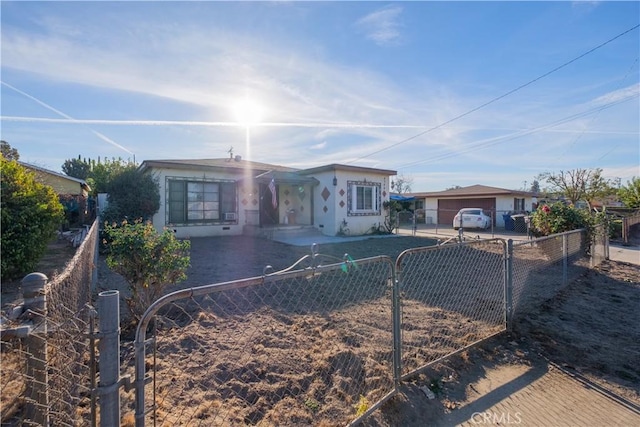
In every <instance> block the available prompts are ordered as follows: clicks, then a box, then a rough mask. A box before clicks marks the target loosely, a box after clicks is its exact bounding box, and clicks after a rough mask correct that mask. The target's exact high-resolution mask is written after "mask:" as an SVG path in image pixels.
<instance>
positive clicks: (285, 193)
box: [284, 188, 289, 196]
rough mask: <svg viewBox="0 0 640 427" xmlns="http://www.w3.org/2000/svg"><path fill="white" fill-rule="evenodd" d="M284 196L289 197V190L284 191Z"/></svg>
mask: <svg viewBox="0 0 640 427" xmlns="http://www.w3.org/2000/svg"><path fill="white" fill-rule="evenodd" d="M284 195H285V196H288V195H289V189H288V188H287V189H286V190H284Z"/></svg>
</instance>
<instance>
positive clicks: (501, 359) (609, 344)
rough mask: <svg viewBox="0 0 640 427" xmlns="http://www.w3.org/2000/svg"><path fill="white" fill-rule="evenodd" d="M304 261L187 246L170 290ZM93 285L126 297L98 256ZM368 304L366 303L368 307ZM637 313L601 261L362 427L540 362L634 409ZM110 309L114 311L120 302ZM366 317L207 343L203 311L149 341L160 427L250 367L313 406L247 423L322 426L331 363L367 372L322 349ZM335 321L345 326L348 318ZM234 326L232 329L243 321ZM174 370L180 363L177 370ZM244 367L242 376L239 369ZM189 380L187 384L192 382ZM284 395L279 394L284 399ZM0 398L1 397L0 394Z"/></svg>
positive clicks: (301, 321) (365, 249)
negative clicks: (241, 353) (234, 351)
mask: <svg viewBox="0 0 640 427" xmlns="http://www.w3.org/2000/svg"><path fill="white" fill-rule="evenodd" d="M432 244H433V241H432V240H430V239H425V238H420V237H392V238H379V239H369V240H366V241H357V242H345V243H337V244H330V245H321V246H320V247H319V252H320V253H321V254H325V255H329V256H332V257H335V258H337V259H342V257H343V255H344V254H345V253H348V254H349V255H350V256H351V257H352V258H353V259H361V258H366V257H370V256H377V255H388V256H390V257H391V258H392V259H394V260H395V258H396V257H397V256H398V255H399V254H400V253H401V252H402V251H403V250H405V249H409V248H413V247H420V246H429V245H432ZM308 254H310V248H306V247H295V246H289V245H286V244H283V243H278V242H272V241H267V240H260V239H252V238H245V237H233V238H196V239H192V250H191V267H190V269H189V271H188V276H189V277H188V279H187V280H186V281H185V282H183V283H180V284H178V285H176V286H174V287H172V289H178V288H184V287H192V286H200V285H206V284H212V283H219V282H225V281H230V280H236V279H241V278H247V277H254V276H260V275H262V274H263V271H264V267H265V266H267V265H270V266H271V267H272V268H273V270H275V271H277V270H281V269H284V268H286V267H289V266H290V265H292V264H293V263H294V262H295V261H297V260H298V259H300V258H301V257H303V256H305V255H308ZM53 269H54V270H55V268H53ZM98 280H99V282H98V285H99V287H100V289H101V290H111V289H118V290H120V291H121V294H122V296H123V298H124V297H125V296H126V288H127V285H126V283H125V282H124V280H123V279H122V278H121V277H119V276H118V275H116V274H113V273H112V272H110V271H109V270H108V268H107V267H106V264H105V262H104V258H103V257H101V258H100V263H99V279H98ZM5 290H6V291H7V293H6V295H13V294H11V292H12V289H11V288H5V284H3V290H2V292H3V304H4V303H5V302H6V301H7V300H6V299H5ZM374 302H375V301H374V300H372V304H373V303H374ZM639 306H640V267H639V266H634V265H630V264H626V263H617V262H612V261H608V262H605V263H603V264H602V265H601V266H600V267H598V268H597V269H595V270H592V271H589V272H588V273H586V274H585V275H583V276H581V277H580V278H579V279H578V280H576V281H575V282H573V283H572V284H570V285H569V286H568V287H566V288H565V289H564V290H563V291H562V292H561V293H560V294H559V295H558V296H557V297H556V298H554V299H552V300H550V301H548V302H546V303H544V304H542V305H541V306H540V308H539V310H537V311H536V312H532V313H529V314H528V315H526V316H523V317H522V318H520V319H518V322H517V323H516V325H515V331H514V334H512V335H507V334H504V335H501V336H499V337H497V338H495V339H492V340H490V341H487V342H485V343H483V344H481V345H480V346H477V347H475V348H472V349H470V350H467V351H464V352H462V353H460V354H459V355H457V356H455V357H451V358H450V359H448V360H446V361H444V362H442V363H440V364H438V365H436V366H434V367H433V369H430V370H428V371H426V372H425V373H423V374H420V375H419V376H417V377H416V378H414V380H412V381H411V382H409V383H406V384H404V385H403V386H402V390H401V393H400V394H399V395H397V396H395V397H394V398H392V399H391V400H390V401H388V402H387V403H385V404H384V405H383V406H382V408H381V409H380V410H378V411H376V413H374V415H373V416H372V417H370V418H369V419H368V420H367V421H366V423H365V424H366V425H370V426H379V427H385V426H409V427H412V426H416V427H417V426H423V425H425V424H434V425H435V424H438V423H439V420H441V419H442V418H443V417H444V416H446V415H447V414H450V413H451V412H452V411H456V409H457V408H460V407H461V406H462V405H464V403H465V402H466V401H468V399H469V396H470V390H469V389H468V387H467V386H468V385H469V384H471V383H473V382H474V381H476V380H478V379H479V378H482V377H483V376H485V375H486V374H487V372H488V371H489V370H496V369H497V368H498V367H504V366H514V367H515V366H520V365H523V364H525V365H526V364H535V363H543V362H545V361H547V360H549V361H552V362H554V363H557V364H558V365H560V366H563V367H565V368H566V369H570V370H573V371H575V372H576V373H579V374H580V375H583V376H584V377H586V378H588V379H589V380H591V381H593V382H595V383H597V384H600V385H601V386H602V387H604V388H606V389H608V390H611V391H612V392H615V393H617V394H618V395H621V396H622V397H624V398H625V399H627V400H629V401H630V402H634V403H635V404H637V405H640V364H639V363H638V358H639V357H640V356H639V355H640V328H638V326H637V325H639V324H640V311H638V310H637V308H638V307H639ZM121 307H126V305H125V304H122V305H121ZM376 309H378V311H379V312H380V313H381V314H383V315H384V316H383V317H386V315H387V313H384V312H383V311H382V310H383V309H381V308H380V307H377V306H375V304H374V305H372V306H371V307H365V308H364V310H365V311H366V312H365V311H363V312H362V313H360V314H358V316H357V318H358V319H360V321H361V327H360V328H351V327H349V329H346V328H345V327H344V323H343V322H344V321H345V319H344V318H341V315H340V313H338V314H337V315H336V316H332V317H331V318H318V317H317V316H307V315H305V314H304V313H302V315H300V316H298V317H297V318H296V320H295V321H292V320H291V319H289V318H284V317H283V316H280V317H279V318H277V320H278V321H280V323H282V326H283V328H282V329H280V330H276V329H273V330H270V331H268V332H264V331H258V330H257V329H255V328H254V329H249V330H248V333H247V334H243V335H241V336H239V335H235V336H233V335H228V336H224V337H222V338H216V339H212V337H211V336H210V335H209V334H208V330H209V329H211V328H214V329H215V328H216V327H218V326H219V325H220V323H221V322H220V319H219V318H217V317H216V316H214V315H212V313H210V314H209V315H202V316H200V317H199V318H198V319H197V322H193V323H192V324H190V325H188V327H189V328H193V331H190V332H193V335H192V336H193V337H194V338H193V339H191V340H187V339H184V337H182V338H181V339H180V340H174V341H166V342H164V343H160V345H165V346H167V347H166V348H169V347H171V346H173V347H175V350H176V354H177V355H178V357H179V358H180V357H182V361H181V363H180V364H175V365H172V364H170V363H169V361H163V360H160V361H159V362H158V363H159V368H160V370H161V373H162V374H163V375H165V376H166V378H167V380H168V381H170V382H169V383H168V384H165V385H162V384H160V387H159V389H158V390H159V397H160V399H161V402H160V408H161V409H162V411H164V413H163V416H165V417H166V418H165V420H166V423H169V424H170V420H171V419H173V417H172V416H171V412H172V411H174V412H175V409H176V407H175V404H176V403H177V402H179V401H181V399H185V398H187V399H193V401H194V402H195V401H196V396H193V395H187V396H188V397H185V396H183V395H182V392H179V393H178V392H177V390H183V389H189V387H191V389H194V387H195V388H198V389H202V391H201V393H202V396H200V397H198V398H203V399H205V400H207V399H208V400H209V401H210V402H216V401H218V402H223V401H224V397H225V396H221V395H220V394H219V392H218V391H216V390H212V388H215V387H206V386H207V384H203V383H201V382H200V381H199V378H200V377H201V374H202V366H206V365H207V364H209V365H212V366H210V368H212V370H211V372H215V373H216V375H223V376H224V375H228V376H229V378H232V377H233V378H246V375H247V374H248V372H250V371H251V368H252V367H253V368H256V369H257V370H258V371H259V369H258V367H259V366H262V365H264V366H267V367H268V370H267V371H265V372H263V373H262V374H260V373H259V372H258V374H259V375H263V376H264V378H263V381H262V382H261V383H260V384H262V385H258V384H257V383H256V390H258V392H259V390H260V388H261V387H262V388H265V390H264V391H265V392H271V393H272V392H273V391H274V389H273V387H280V385H278V384H280V383H281V382H283V381H284V384H286V388H287V389H291V390H294V391H295V390H298V391H300V390H305V391H307V392H308V393H309V394H308V395H309V396H315V398H311V397H310V398H308V399H307V400H305V401H303V402H302V403H300V402H296V401H295V400H294V399H292V398H287V399H284V400H283V401H282V402H281V403H280V404H276V405H275V406H273V407H272V409H273V412H270V413H268V414H266V416H264V415H265V414H261V415H260V417H264V418H256V420H258V419H260V420H261V422H262V423H263V424H265V425H277V424H289V425H291V424H299V425H303V424H304V425H306V424H315V425H331V423H330V422H324V421H322V420H323V419H327V420H330V419H332V418H331V416H332V413H331V405H332V403H331V402H321V397H322V395H323V393H325V392H327V391H328V390H330V389H332V390H333V392H335V391H336V389H337V388H339V390H338V391H339V392H343V393H344V394H343V395H344V396H348V395H349V394H348V393H346V391H348V389H349V388H351V387H354V386H355V385H354V384H353V383H351V382H349V378H351V377H353V375H354V372H346V371H341V369H343V368H341V366H342V365H344V363H341V362H344V360H345V359H344V358H347V359H346V360H352V359H351V358H353V360H357V361H358V363H356V364H355V365H353V364H349V365H348V366H350V367H351V368H350V369H351V370H353V369H356V370H358V369H361V367H362V366H363V364H364V363H371V362H370V361H366V360H361V359H358V358H357V357H355V356H354V353H349V352H344V351H338V350H340V349H339V348H337V347H335V346H334V344H332V343H342V344H345V343H346V344H348V345H349V346H350V347H352V348H358V347H360V346H362V345H363V343H362V341H361V340H362V337H363V336H367V335H368V334H370V332H366V329H367V328H372V327H377V325H376V322H377V321H378V320H377V318H376V317H375V316H372V315H370V314H369V313H371V312H373V311H372V310H374V311H375V310H376ZM255 317H256V318H257V320H258V321H264V320H265V319H264V317H265V312H263V311H258V312H256V313H255ZM246 320H247V322H249V321H251V319H246ZM346 320H349V321H350V322H353V320H354V319H353V318H350V319H346ZM356 320H357V319H356ZM452 321H453V324H455V323H456V322H455V319H453V320H452ZM236 325H237V326H243V325H248V323H246V324H241V323H236ZM385 339H388V336H386V335H381V336H380V342H378V343H376V344H375V345H379V346H384V345H387V344H388V340H387V341H385ZM242 340H245V341H242ZM297 340H302V341H304V344H305V346H308V345H311V346H312V347H313V348H314V349H315V350H314V355H311V356H309V357H307V356H304V355H295V354H294V356H295V357H293V358H292V356H291V352H290V349H291V348H295V345H296V341H297ZM240 341H242V342H240ZM385 343H386V344H385ZM123 344H124V347H125V348H124V353H126V352H127V351H128V350H127V348H128V347H127V346H129V350H130V345H129V344H130V342H128V341H127V340H126V339H125V342H123ZM238 345H246V346H248V347H247V348H251V349H252V352H251V353H250V354H254V355H255V358H254V360H249V359H247V360H235V361H233V360H231V361H227V362H225V363H222V362H221V360H222V359H223V358H224V357H222V356H224V354H221V355H220V357H221V359H220V360H218V361H216V363H214V361H213V360H212V359H211V357H210V356H211V350H212V349H219V348H227V349H230V348H232V347H233V346H238ZM334 347H335V348H334ZM266 348H276V349H280V350H281V353H279V354H281V356H282V358H283V359H282V360H283V361H285V362H283V363H278V360H277V358H274V357H273V355H271V354H269V353H266V352H265V349H266ZM380 353H381V355H380V357H381V358H382V360H383V361H385V360H388V358H389V356H388V355H387V354H383V353H384V352H380ZM187 355H188V358H187ZM129 356H130V353H129ZM316 356H317V357H316ZM323 359H326V360H324V361H323ZM183 362H184V363H186V364H185V365H183V364H182V363H183ZM287 363H290V364H292V365H291V366H296V368H299V367H300V366H306V368H305V369H308V375H303V376H300V377H289V378H288V377H287V376H286V372H287ZM376 363H378V362H376ZM213 365H215V366H213ZM358 366H360V368H358ZM246 367H249V368H250V369H249V370H247V368H246ZM214 368H215V369H214ZM123 369H129V370H130V369H131V360H130V359H129V360H125V361H124V362H123ZM207 369H209V367H208V368H207ZM385 372H386V370H385V369H382V368H380V370H379V375H378V377H379V378H378V380H377V381H380V384H381V390H382V389H384V387H382V386H384V385H385V384H388V381H389V378H388V376H386V375H387V374H386V373H385ZM314 373H315V374H314ZM356 373H357V372H356ZM168 374H170V375H168ZM243 375H244V377H243ZM219 378H221V377H218V379H219ZM194 379H198V380H196V381H195V382H194V381H193V380H194ZM318 380H321V381H318ZM214 384H215V383H212V384H209V386H211V385H214ZM183 387H184V388H183ZM232 387H233V390H234V392H235V393H236V394H237V395H240V396H245V399H246V400H248V401H253V402H254V404H255V405H251V406H256V408H263V407H267V406H269V402H265V401H263V400H260V399H261V397H260V395H259V394H256V392H253V391H251V390H249V389H245V387H243V386H242V384H240V383H238V384H235V385H232ZM425 387H427V388H428V389H430V390H431V391H432V392H433V393H434V394H435V396H436V398H435V399H433V400H429V399H427V397H426V396H425V393H424V391H423V390H424V388H425ZM284 390H285V389H282V391H280V392H279V393H284V392H285V391H284ZM4 392H5V389H4V388H3V395H4ZM287 393H288V392H287ZM4 397H6V396H3V400H4ZM131 399H132V393H129V394H125V395H124V396H123V402H125V404H126V403H127V402H130V401H131ZM366 403H367V402H358V400H357V399H355V400H354V399H352V398H351V397H349V398H348V399H343V401H341V402H339V401H338V402H333V405H335V407H340V406H341V405H342V406H346V407H357V406H358V405H359V404H361V405H364V404H366ZM261 405H262V406H261ZM281 405H285V406H287V410H289V409H291V407H294V408H296V412H295V414H296V415H295V416H296V417H298V418H296V420H297V421H296V422H292V421H291V419H289V420H283V419H282V418H278V413H279V412H280V413H282V411H281V409H282V408H281ZM251 406H250V407H249V408H248V409H247V411H248V412H246V411H245V412H242V413H238V414H228V415H230V416H237V417H238V418H237V420H245V422H247V420H251V419H252V418H251V417H252V416H257V415H255V414H253V415H252V413H251V412H250V411H251V410H252V408H251ZM196 409H198V408H196ZM199 411H200V412H197V414H196V416H197V417H199V418H198V419H199V420H200V422H205V423H206V422H207V421H204V420H208V419H209V418H208V417H209V416H210V415H211V414H212V413H214V414H215V413H217V411H218V409H217V407H216V406H215V405H213V406H211V405H209V406H208V407H206V408H201V409H199ZM178 415H179V414H178ZM280 417H281V415H280ZM131 422H132V417H129V416H127V417H126V418H125V420H123V425H124V426H127V425H129V424H130V423H131ZM169 424H166V425H169ZM161 425H162V423H161Z"/></svg>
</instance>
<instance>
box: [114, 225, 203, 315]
mask: <svg viewBox="0 0 640 427" xmlns="http://www.w3.org/2000/svg"><path fill="white" fill-rule="evenodd" d="M105 233H106V235H107V237H108V239H109V240H110V243H109V246H108V250H109V254H108V255H107V259H106V261H107V265H108V266H109V268H110V269H112V270H113V271H115V272H116V273H119V274H120V275H122V277H124V278H125V279H126V280H127V281H128V282H129V287H130V289H131V297H130V298H128V299H127V305H128V306H129V310H130V312H131V314H132V316H133V318H134V319H135V320H139V319H140V318H141V317H142V315H143V314H144V312H145V310H146V309H147V308H148V307H149V306H150V305H151V304H152V303H153V302H155V301H156V300H157V299H158V298H159V297H160V296H162V294H163V291H164V289H165V288H166V287H167V286H168V285H170V284H174V283H178V282H181V281H183V280H184V279H186V278H187V275H186V270H187V268H188V267H189V263H190V258H189V249H190V245H191V242H189V241H188V240H185V241H180V240H178V239H177V238H176V237H175V235H174V234H173V232H172V231H170V230H166V229H165V230H164V231H163V232H162V233H158V232H157V231H156V230H155V228H154V227H153V225H152V224H151V223H149V222H143V221H135V222H133V223H129V222H127V221H124V222H122V223H121V224H120V225H117V224H111V225H109V224H106V225H105Z"/></svg>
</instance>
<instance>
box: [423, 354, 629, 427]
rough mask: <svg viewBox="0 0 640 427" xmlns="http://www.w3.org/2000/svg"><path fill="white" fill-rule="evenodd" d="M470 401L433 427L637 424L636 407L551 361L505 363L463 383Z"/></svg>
mask: <svg viewBox="0 0 640 427" xmlns="http://www.w3.org/2000/svg"><path fill="white" fill-rule="evenodd" d="M467 393H468V397H469V399H468V400H467V402H466V403H465V404H464V405H463V406H461V407H459V408H458V409H456V410H454V411H451V412H449V413H448V414H444V415H443V417H442V418H440V419H439V420H438V421H437V423H436V424H435V425H437V426H442V427H444V426H454V425H456V426H457V425H461V426H469V427H470V426H477V425H502V426H504V425H512V424H513V425H519V426H535V427H538V426H541V427H542V426H557V427H561V426H639V425H640V410H639V408H638V407H637V405H635V404H633V403H629V402H626V401H624V400H620V399H619V398H617V397H616V396H614V395H612V394H611V393H609V392H607V391H604V390H602V389H601V388H600V387H598V386H597V385H595V384H592V383H590V382H588V381H586V380H582V379H581V378H580V377H579V376H576V375H572V374H571V373H569V372H567V371H565V370H563V369H561V368H559V367H557V366H554V365H551V364H547V363H535V364H533V365H525V364H515V365H503V366H499V367H497V368H495V369H492V370H488V371H487V372H486V376H484V377H483V378H480V379H479V380H478V381H476V382H475V383H472V384H470V385H468V386H467Z"/></svg>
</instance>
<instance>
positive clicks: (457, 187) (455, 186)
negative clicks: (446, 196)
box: [445, 185, 462, 191]
mask: <svg viewBox="0 0 640 427" xmlns="http://www.w3.org/2000/svg"><path fill="white" fill-rule="evenodd" d="M459 188H462V187H460V186H459V185H454V186H453V187H448V188H446V189H445V191H449V190H457V189H459Z"/></svg>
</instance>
